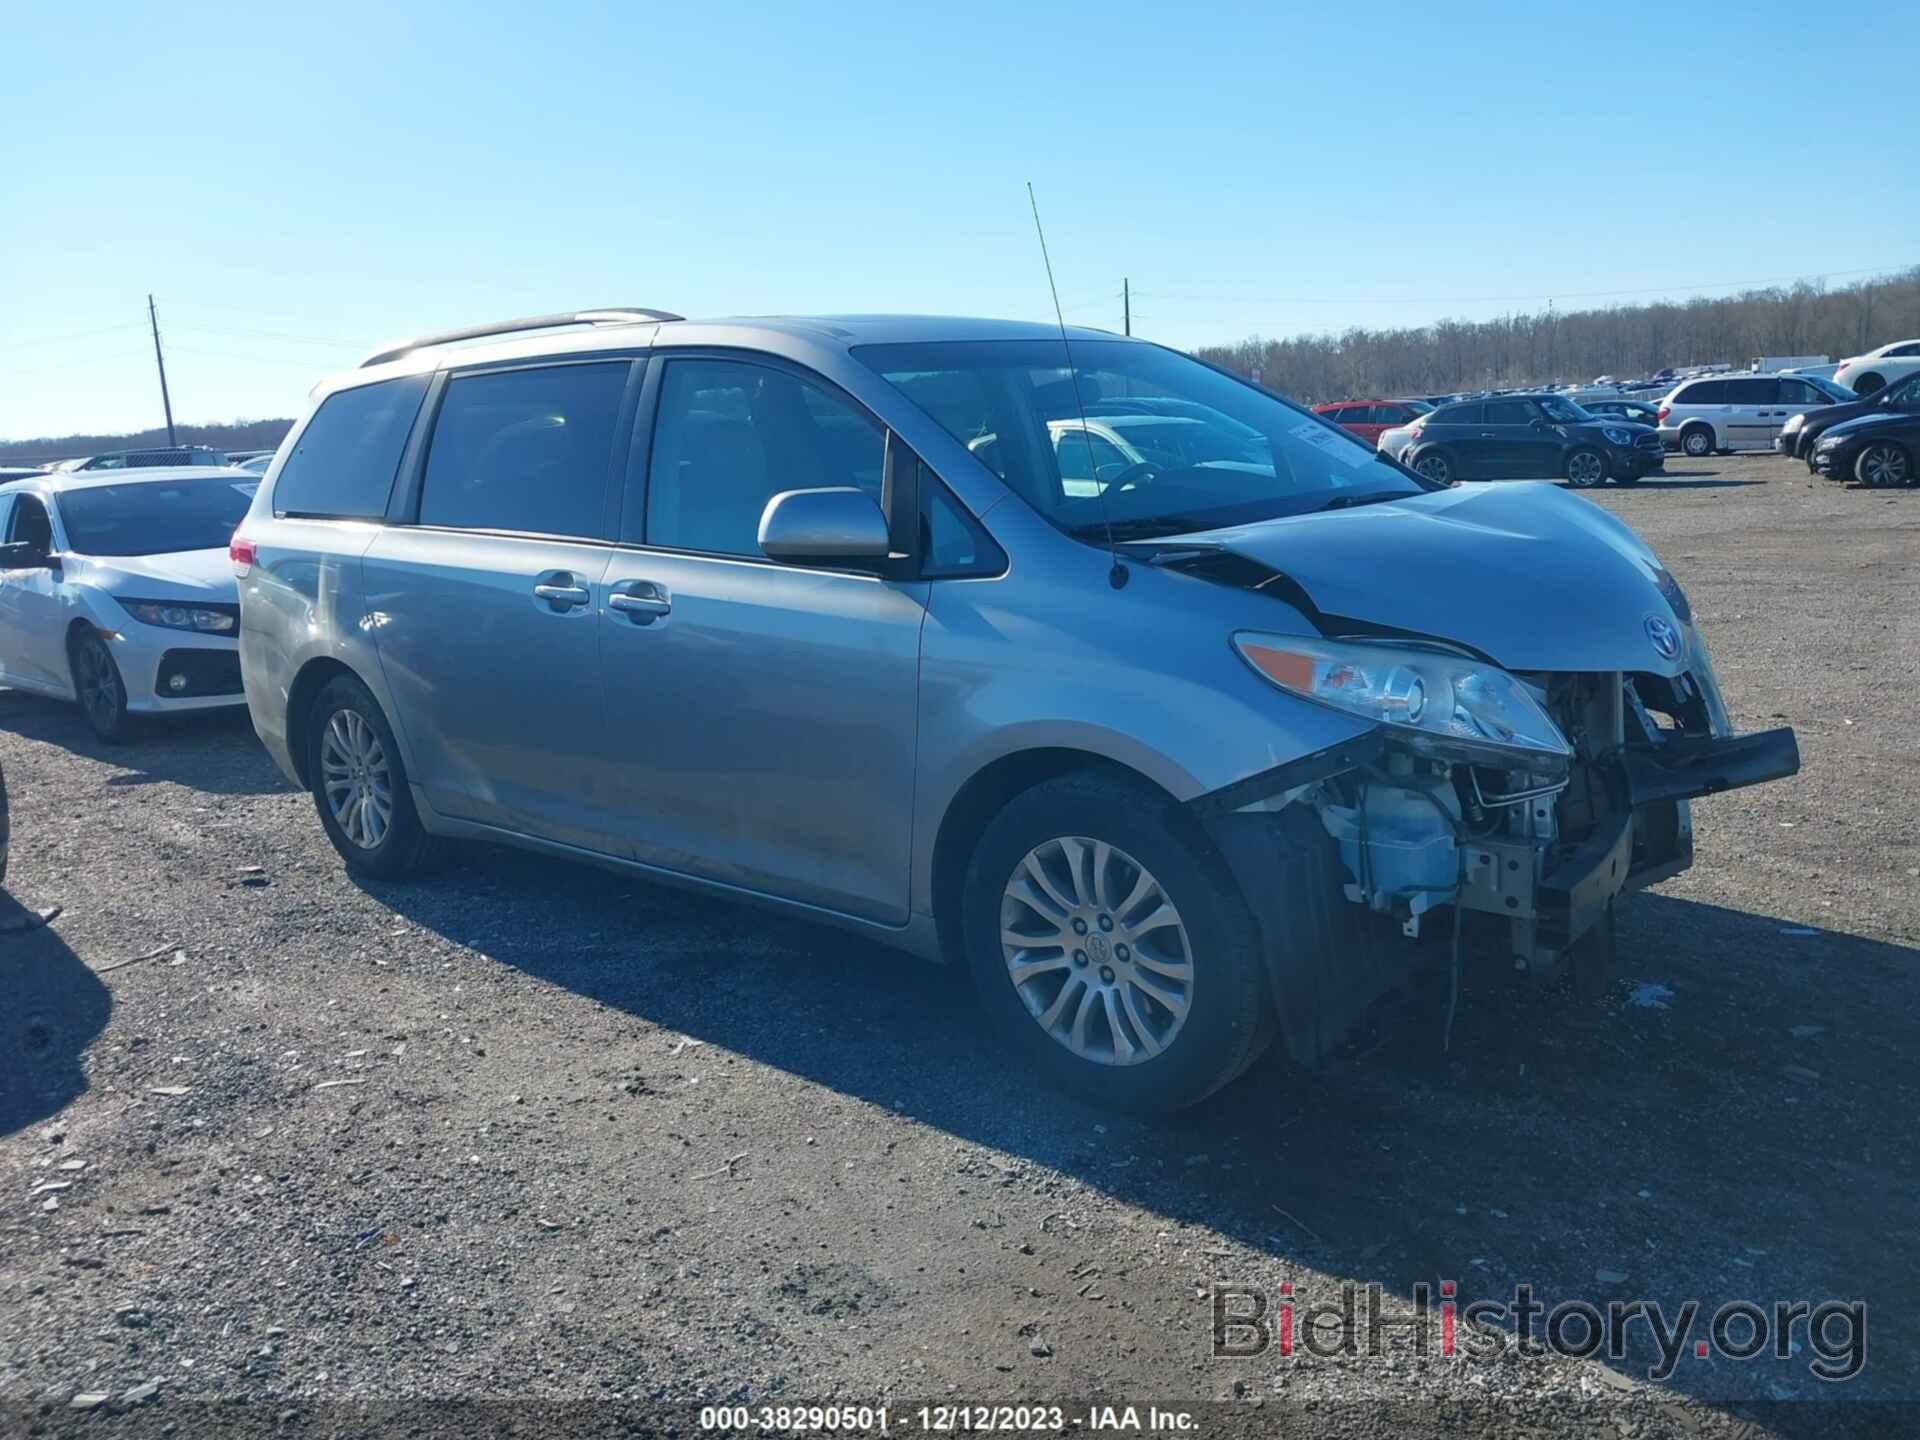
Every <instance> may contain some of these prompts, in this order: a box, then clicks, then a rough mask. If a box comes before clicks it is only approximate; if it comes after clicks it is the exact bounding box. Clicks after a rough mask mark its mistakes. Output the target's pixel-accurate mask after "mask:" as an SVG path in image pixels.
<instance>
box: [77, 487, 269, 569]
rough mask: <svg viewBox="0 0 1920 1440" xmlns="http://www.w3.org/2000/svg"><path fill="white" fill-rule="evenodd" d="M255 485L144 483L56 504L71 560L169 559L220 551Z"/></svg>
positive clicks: (90, 490)
mask: <svg viewBox="0 0 1920 1440" xmlns="http://www.w3.org/2000/svg"><path fill="white" fill-rule="evenodd" d="M259 488H260V482H259V481H258V480H251V479H247V480H243V479H239V478H236V477H234V476H231V475H228V476H210V477H208V478H207V479H205V480H198V479H196V480H146V481H130V482H128V483H127V484H124V485H92V486H89V487H87V488H86V489H84V490H69V491H67V492H66V493H65V494H63V495H61V496H60V498H59V501H58V504H59V506H60V518H61V519H62V520H63V521H65V522H66V527H67V548H68V549H69V550H71V551H73V552H74V553H75V554H76V555H169V554H172V553H174V552H175V551H179V550H224V549H226V547H227V542H228V541H229V540H231V539H232V538H233V532H234V531H235V529H237V528H238V527H239V524H240V522H241V521H242V520H243V519H245V518H246V514H247V507H248V506H249V505H251V504H252V503H253V492H254V491H255V490H257V489H259Z"/></svg>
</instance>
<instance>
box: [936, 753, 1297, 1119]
mask: <svg viewBox="0 0 1920 1440" xmlns="http://www.w3.org/2000/svg"><path fill="white" fill-rule="evenodd" d="M1170 804H1171V802H1169V801H1167V799H1166V797H1165V796H1163V795H1160V794H1158V793H1157V792H1153V791H1150V790H1149V789H1147V788H1146V787H1144V786H1135V785H1132V784H1128V783H1125V782H1122V781H1118V780H1113V779H1109V778H1107V777H1105V776H1101V775H1095V774H1074V775H1067V776H1063V777H1061V778H1059V779H1056V780H1049V781H1047V782H1045V783H1043V784H1041V785H1038V786H1035V787H1034V788H1033V789H1031V790H1029V791H1027V792H1026V793H1024V794H1022V795H1020V796H1017V797H1016V798H1015V799H1014V800H1012V801H1011V802H1009V803H1008V805H1007V807H1006V808H1005V809H1004V810H1002V811H1001V812H1000V814H999V815H998V816H997V817H995V819H994V820H993V822H992V823H991V824H990V825H988V827H987V829H986V832H985V833H984V834H983V835H982V836H981V838H980V841H979V844H978V845H976V846H975V848H974V853H973V857H972V859H971V861H970V863H969V865H968V867H967V875H966V881H965V886H964V889H963V892H962V907H963V908H962V928H963V934H964V940H965V945H966V952H967V958H968V964H969V966H970V968H971V970H972V972H973V980H974V984H975V987H976V989H977V990H978V992H979V995H980V999H981V1003H982V1005H983V1006H984V1008H985V1010H986V1013H987V1016H988V1020H989V1023H990V1024H991V1025H992V1026H993V1027H994V1028H995V1029H996V1030H997V1031H998V1032H999V1033H1000V1035H1001V1037H1002V1038H1003V1039H1004V1040H1005V1041H1006V1042H1007V1043H1008V1044H1010V1045H1011V1046H1012V1047H1013V1048H1014V1049H1015V1050H1017V1051H1019V1052H1020V1053H1021V1054H1022V1055H1024V1056H1025V1057H1026V1058H1027V1059H1028V1060H1029V1061H1030V1062H1031V1063H1032V1064H1034V1065H1035V1066H1036V1067H1037V1068H1039V1069H1040V1070H1041V1071H1043V1072H1044V1073H1045V1074H1047V1075H1048V1076H1049V1077H1050V1078H1052V1079H1053V1080H1054V1081H1055V1082H1056V1083H1057V1084H1059V1085H1060V1086H1061V1087H1062V1088H1064V1089H1068V1090H1071V1091H1073V1092H1074V1093H1075V1094H1077V1095H1079V1096H1081V1097H1082V1098H1083V1099H1086V1100H1089V1101H1091V1102H1093V1103H1095V1104H1100V1105H1108V1106H1112V1107H1114V1108H1116V1109H1121V1110H1130V1111H1134V1112H1139V1113H1156V1112H1157V1113H1164V1112H1168V1111H1174V1110H1180V1109H1184V1108H1185V1107H1187V1106H1190V1105H1193V1104H1196V1103H1198V1102H1199V1101H1201V1100H1204V1099H1205V1098H1206V1097H1207V1096H1209V1095H1211V1094H1212V1093H1213V1092H1214V1091H1216V1090H1218V1089H1219V1088H1220V1087H1221V1086H1223V1085H1225V1084H1226V1083H1227V1082H1228V1081H1230V1080H1232V1079H1233V1078H1234V1077H1235V1076H1237V1075H1239V1074H1240V1073H1241V1072H1242V1071H1243V1070H1245V1069H1246V1068H1247V1067H1248V1066H1249V1065H1251V1064H1252V1063H1253V1062H1254V1061H1255V1060H1256V1059H1258V1058H1259V1056H1260V1052H1261V1051H1262V1050H1263V1049H1264V1048H1265V1046H1266V1044H1267V1042H1268V1041H1269V1040H1270V1039H1271V1037H1272V1034H1273V1025H1272V1010H1271V1004H1270V1001H1269V999H1268V994H1267V987H1266V982H1265V977H1264V973H1263V969H1262V965H1261V960H1260V945H1259V935H1258V928H1257V927H1256V925H1255V924H1254V921H1253V916H1252V914H1251V912H1250V911H1249V910H1248V908H1247V904H1246V901H1245V899H1244V898H1243V897H1242V896H1241V894H1240V891H1239V888H1238V887H1237V886H1236V885H1235V884H1234V882H1233V879H1232V877H1231V876H1230V875H1229V874H1228V873H1227V870H1226V867H1225V865H1224V863H1223V862H1221V861H1220V859H1219V858H1218V857H1217V856H1216V855H1214V854H1213V853H1212V851H1211V849H1210V848H1209V847H1208V846H1207V844H1206V841H1205V838H1204V837H1203V836H1202V835H1200V834H1199V833H1198V832H1197V831H1190V830H1189V829H1188V827H1187V826H1185V825H1183V824H1181V823H1180V821H1179V819H1178V817H1176V816H1174V815H1172V814H1171V813H1170Z"/></svg>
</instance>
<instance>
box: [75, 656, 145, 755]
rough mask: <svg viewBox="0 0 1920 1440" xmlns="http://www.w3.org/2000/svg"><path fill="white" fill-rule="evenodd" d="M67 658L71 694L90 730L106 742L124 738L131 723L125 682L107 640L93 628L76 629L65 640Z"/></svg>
mask: <svg viewBox="0 0 1920 1440" xmlns="http://www.w3.org/2000/svg"><path fill="white" fill-rule="evenodd" d="M67 659H68V663H69V664H70V665H71V666H72V668H73V692H74V697H75V698H76V699H78V700H79V702H80V713H81V714H82V715H84V716H86V719H87V724H88V725H89V726H90V727H91V728H92V730H93V733H94V734H96V735H98V736H99V737H100V738H101V739H102V740H105V741H107V742H108V743H109V744H111V743H113V742H116V741H120V740H124V739H126V738H127V730H128V727H129V725H130V723H131V722H130V720H129V718H128V716H127V686H126V682H125V681H123V680H122V679H121V678H120V666H119V665H118V664H117V663H116V662H115V661H114V658H113V652H112V651H111V650H109V649H108V648H107V642H106V641H105V640H103V639H101V638H100V636H99V634H98V633H97V632H96V631H93V630H90V629H79V630H75V631H74V634H73V638H72V640H71V641H69V642H68V646H67Z"/></svg>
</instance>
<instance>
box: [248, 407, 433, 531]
mask: <svg viewBox="0 0 1920 1440" xmlns="http://www.w3.org/2000/svg"><path fill="white" fill-rule="evenodd" d="M415 378H417V376H416V375H390V376H388V377H387V378H386V379H384V380H369V381H367V382H365V383H364V384H360V385H342V386H341V387H340V388H339V389H338V390H335V391H333V392H332V393H331V394H329V395H328V396H327V398H326V399H325V400H322V401H321V402H320V403H319V404H318V405H316V406H314V407H313V413H312V414H310V415H308V416H307V418H306V421H305V423H304V424H302V425H301V427H300V429H299V432H298V433H297V434H295V435H293V436H292V437H291V438H292V440H293V443H292V444H291V445H290V446H288V447H287V459H288V460H292V458H293V452H294V451H295V450H297V449H299V448H300V442H301V441H302V440H303V439H305V437H306V433H307V431H308V430H309V429H310V428H311V427H312V425H313V422H314V421H315V420H317V419H319V418H320V412H321V411H322V410H324V409H326V408H327V406H328V405H330V404H331V403H332V402H333V401H334V400H335V399H336V398H337V397H339V396H341V395H349V394H352V393H353V392H354V391H356V390H371V389H373V388H374V387H375V386H376V385H404V384H405V383H406V382H407V381H409V380H412V379H415ZM438 378H439V377H438V376H434V375H429V376H428V381H427V388H426V390H425V392H424V393H423V394H422V395H421V397H420V404H419V407H418V408H417V409H416V410H415V411H414V412H413V423H412V425H411V427H410V428H409V429H408V431H407V438H406V439H405V440H404V441H403V442H402V443H401V446H400V460H399V463H398V464H397V465H395V466H394V470H393V479H391V480H390V481H388V482H387V513H388V514H391V513H392V510H393V500H394V496H395V495H397V494H398V493H399V492H400V488H401V485H402V484H403V481H404V477H405V475H406V473H407V459H408V456H409V455H410V454H411V452H412V449H413V445H414V440H415V437H416V436H418V435H419V434H420V419H421V417H422V416H423V415H425V414H426V413H427V407H428V406H430V405H431V404H432V403H433V399H434V393H435V392H434V383H435V382H436V381H437V380H438ZM286 468H287V467H286V466H285V465H282V466H281V467H280V471H281V473H280V474H278V475H275V476H274V477H273V493H272V494H271V495H270V496H268V497H267V498H268V500H269V502H270V504H271V507H272V508H271V510H270V512H269V513H271V514H272V516H273V518H274V519H275V520H299V521H302V522H305V521H309V520H317V521H325V522H329V523H335V524H337V523H341V522H345V523H347V524H352V525H384V524H386V523H388V521H387V519H386V517H385V516H383V515H348V514H344V513H335V512H332V511H325V510H283V509H281V508H280V484H281V481H282V480H283V479H284V478H285V475H286ZM260 480H261V482H262V483H264V482H265V480H266V476H265V475H264V474H263V475H261V477H260Z"/></svg>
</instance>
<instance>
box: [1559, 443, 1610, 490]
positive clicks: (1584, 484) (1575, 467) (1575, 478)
mask: <svg viewBox="0 0 1920 1440" xmlns="http://www.w3.org/2000/svg"><path fill="white" fill-rule="evenodd" d="M1606 478H1607V467H1606V466H1605V465H1604V464H1602V463H1601V460H1600V457H1599V456H1598V455H1596V454H1594V453H1593V452H1592V451H1591V450H1576V451H1575V452H1574V453H1573V454H1572V455H1571V456H1569V457H1568V459H1567V483H1568V484H1570V485H1578V486H1579V487H1580V488H1581V489H1583V490H1584V489H1587V488H1589V487H1591V486H1594V485H1598V484H1600V483H1601V482H1602V481H1604V480H1605V479H1606Z"/></svg>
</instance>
